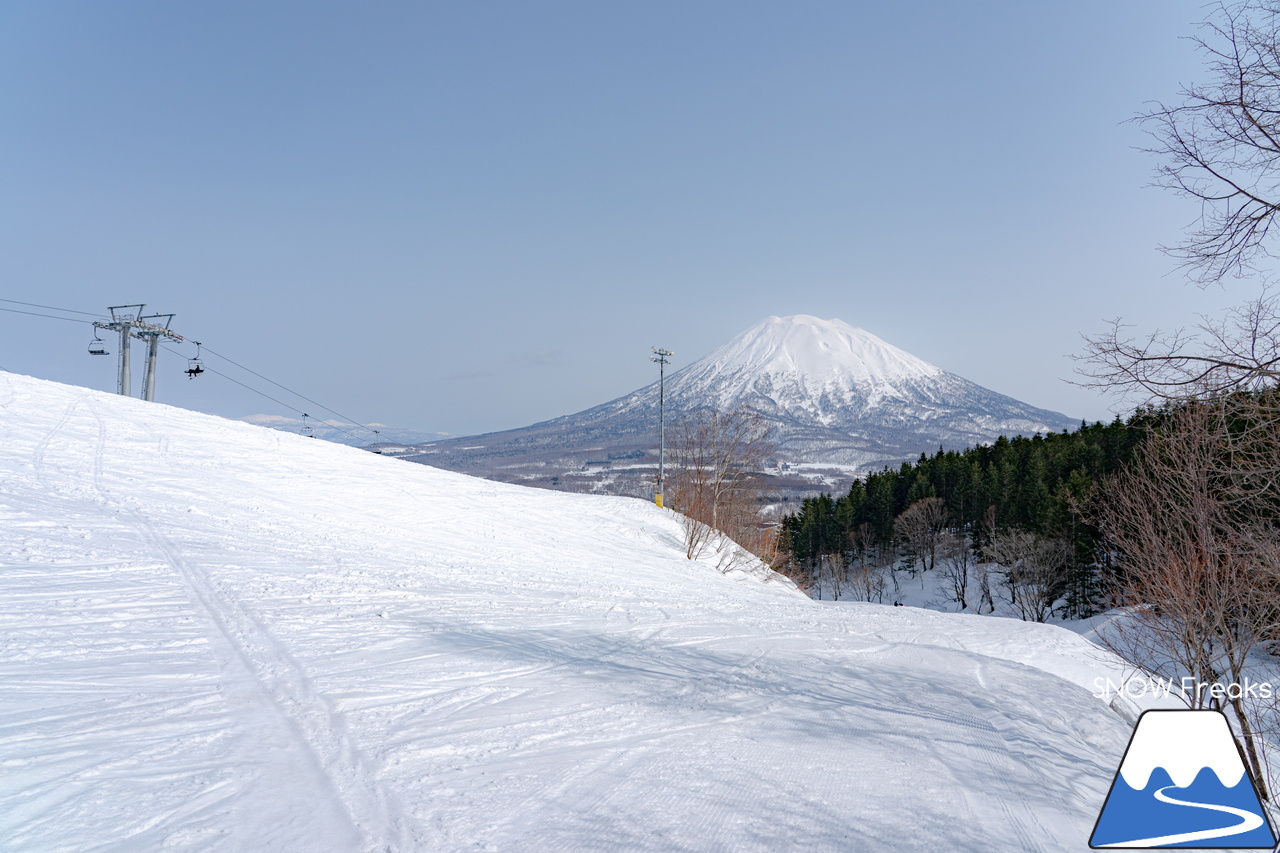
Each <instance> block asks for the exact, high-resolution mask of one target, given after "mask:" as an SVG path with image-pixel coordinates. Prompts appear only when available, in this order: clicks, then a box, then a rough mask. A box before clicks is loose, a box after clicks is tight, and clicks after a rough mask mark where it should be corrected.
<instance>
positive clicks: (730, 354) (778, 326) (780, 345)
mask: <svg viewBox="0 0 1280 853" xmlns="http://www.w3.org/2000/svg"><path fill="white" fill-rule="evenodd" d="M699 364H706V365H708V366H714V368H715V369H716V370H718V371H719V372H722V373H727V374H737V375H740V376H741V375H744V374H747V375H756V374H762V373H770V374H788V375H797V374H799V375H801V376H804V377H806V378H808V379H810V380H811V381H817V382H819V383H822V382H823V381H824V380H832V379H844V380H846V381H852V382H853V383H856V384H859V385H872V386H874V385H879V384H882V383H885V382H890V383H891V382H894V381H897V380H901V379H904V378H908V377H926V376H937V375H939V374H940V373H942V371H941V370H940V369H939V368H937V367H934V366H933V365H932V364H929V363H928V362H926V361H922V360H920V359H918V358H916V357H915V356H914V355H912V354H911V353H909V352H905V351H903V350H900V349H898V348H897V347H895V346H893V345H892V344H888V343H885V342H884V341H882V340H880V338H877V337H876V336H875V335H873V334H871V333H870V332H868V331H865V330H863V329H859V328H856V327H854V326H850V325H849V324H848V323H846V322H844V321H843V320H836V319H831V320H821V319H819V318H817V317H812V316H810V315H808V314H795V315H792V316H790V317H766V318H765V319H764V320H761V321H760V322H759V323H757V324H755V325H754V326H752V327H751V328H750V329H747V330H746V331H745V332H743V333H742V334H740V335H738V336H737V337H736V338H734V339H733V340H731V341H729V342H728V343H727V344H724V345H723V346H721V347H719V348H717V349H715V350H713V351H712V352H711V353H710V354H709V355H707V356H706V358H703V359H701V360H700V361H699Z"/></svg>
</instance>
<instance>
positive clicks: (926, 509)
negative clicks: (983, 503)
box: [893, 498, 947, 573]
mask: <svg viewBox="0 0 1280 853" xmlns="http://www.w3.org/2000/svg"><path fill="white" fill-rule="evenodd" d="M946 523H947V503H946V501H944V500H943V499H942V498H921V499H920V500H918V501H916V502H915V503H913V504H912V505H911V506H909V507H907V508H906V509H904V510H903V511H902V514H901V515H899V516H898V517H897V518H896V519H894V522H893V532H894V535H896V536H897V537H898V538H899V539H901V540H902V542H903V544H904V545H905V546H906V548H907V551H908V552H909V553H910V554H912V555H913V556H914V557H916V558H917V559H919V560H920V563H921V565H922V566H923V568H924V570H925V571H926V572H927V571H931V570H932V569H933V567H934V564H935V563H936V562H937V559H938V547H939V546H940V545H941V544H942V536H943V532H944V530H945V527H946ZM913 573H914V570H913Z"/></svg>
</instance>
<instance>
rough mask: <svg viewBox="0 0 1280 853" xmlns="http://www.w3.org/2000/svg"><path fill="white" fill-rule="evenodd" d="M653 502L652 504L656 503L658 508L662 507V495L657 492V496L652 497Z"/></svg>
mask: <svg viewBox="0 0 1280 853" xmlns="http://www.w3.org/2000/svg"><path fill="white" fill-rule="evenodd" d="M653 502H654V503H656V504H657V505H658V506H662V493H661V492H659V493H658V494H656V495H654V496H653Z"/></svg>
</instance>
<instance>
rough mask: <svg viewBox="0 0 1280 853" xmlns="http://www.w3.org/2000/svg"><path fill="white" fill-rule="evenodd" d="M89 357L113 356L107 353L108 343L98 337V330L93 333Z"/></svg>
mask: <svg viewBox="0 0 1280 853" xmlns="http://www.w3.org/2000/svg"><path fill="white" fill-rule="evenodd" d="M89 355H111V353H109V352H107V344H106V341H104V340H102V338H100V337H98V331H97V329H95V330H94V332H93V340H91V341H89Z"/></svg>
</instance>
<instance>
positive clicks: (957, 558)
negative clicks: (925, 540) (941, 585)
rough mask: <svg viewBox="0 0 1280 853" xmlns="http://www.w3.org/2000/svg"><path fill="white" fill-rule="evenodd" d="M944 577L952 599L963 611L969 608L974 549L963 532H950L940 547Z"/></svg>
mask: <svg viewBox="0 0 1280 853" xmlns="http://www.w3.org/2000/svg"><path fill="white" fill-rule="evenodd" d="M939 553H940V555H941V557H942V577H943V578H944V579H945V580H946V581H947V586H948V587H949V590H948V591H949V592H950V594H951V599H952V601H954V602H955V603H956V604H959V605H960V609H961V610H967V609H968V607H969V576H970V575H971V574H972V570H973V549H971V548H970V547H969V543H968V541H967V540H966V539H965V536H964V534H963V533H962V532H957V531H952V530H949V531H947V532H946V533H945V534H943V537H942V542H941V545H940V547H939Z"/></svg>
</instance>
